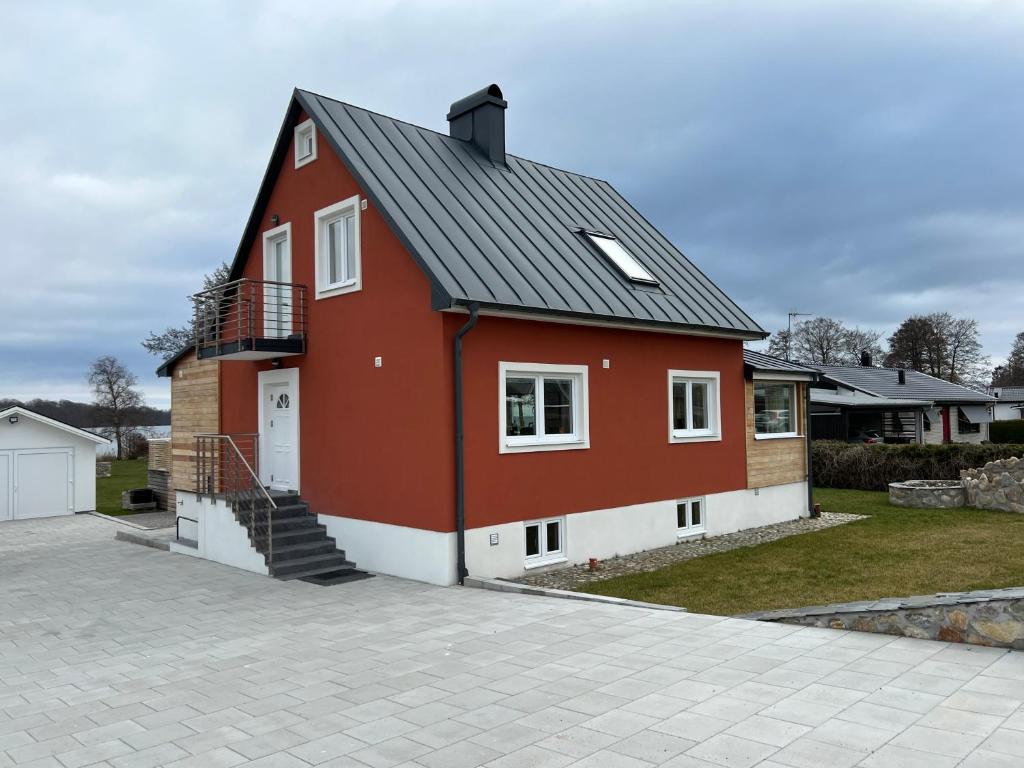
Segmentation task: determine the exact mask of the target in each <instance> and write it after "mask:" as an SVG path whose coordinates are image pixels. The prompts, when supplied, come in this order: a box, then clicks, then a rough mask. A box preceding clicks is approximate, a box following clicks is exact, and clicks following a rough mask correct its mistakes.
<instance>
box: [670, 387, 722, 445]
mask: <svg viewBox="0 0 1024 768" xmlns="http://www.w3.org/2000/svg"><path fill="white" fill-rule="evenodd" d="M719 379H720V375H719V373H718V371H669V372H668V398H669V441H670V442H685V441H689V440H720V439H721V427H720V423H721V409H720V407H719V394H718V392H719Z"/></svg>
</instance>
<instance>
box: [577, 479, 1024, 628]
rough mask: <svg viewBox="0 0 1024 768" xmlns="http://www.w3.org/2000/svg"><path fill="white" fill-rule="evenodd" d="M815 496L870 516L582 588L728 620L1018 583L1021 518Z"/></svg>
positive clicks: (1023, 578)
mask: <svg viewBox="0 0 1024 768" xmlns="http://www.w3.org/2000/svg"><path fill="white" fill-rule="evenodd" d="M814 496H815V501H817V502H820V503H821V505H822V508H823V509H825V510H827V511H830V512H854V513H858V514H866V515H871V518H870V519H868V520H860V521H857V522H855V523H848V524H846V525H841V526H838V527H836V528H830V529H828V530H824V531H818V532H816V533H807V534H802V535H800V536H791V537H790V538H788V539H783V540H781V541H775V542H772V543H769V544H762V545H760V546H757V547H751V548H747V549H737V550H733V551H731V552H724V553H722V554H717V555H709V556H707V557H700V558H697V559H695V560H689V561H686V562H684V563H679V564H678V565H673V566H669V567H668V568H664V569H662V570H660V571H654V572H651V573H640V574H636V575H635V576H621V577H619V578H615V579H609V580H608V581H602V582H597V583H595V584H590V585H587V586H586V587H585V591H587V592H593V593H597V594H602V595H614V596H616V597H624V598H629V599H632V600H644V601H647V602H652V603H667V604H671V605H682V606H685V607H686V608H688V609H689V610H691V611H693V612H695V613H711V614H720V615H735V614H739V613H747V612H751V611H761V610H769V609H773V608H790V607H799V606H804V605H820V604H823V603H834V602H848V601H853V600H868V599H873V598H880V597H889V596H901V595H918V594H929V593H933V592H952V591H957V592H959V591H966V590H972V589H991V588H995V587H1011V586H1013V587H1016V586H1022V585H1024V556H1022V553H1024V515H1016V514H1013V513H1011V512H988V511H984V510H978V509H955V510H908V509H899V508H897V507H891V506H889V503H888V494H886V493H881V492H875V491H847V490H837V489H832V488H819V489H816V490H815V494H814Z"/></svg>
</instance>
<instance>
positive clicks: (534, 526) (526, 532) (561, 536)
mask: <svg viewBox="0 0 1024 768" xmlns="http://www.w3.org/2000/svg"><path fill="white" fill-rule="evenodd" d="M523 537H524V544H525V557H524V562H525V564H526V567H527V568H537V567H538V566H541V565H551V564H552V563H563V562H565V560H566V556H565V552H566V549H565V518H564V517H552V518H548V519H547V520H530V521H528V522H525V523H523Z"/></svg>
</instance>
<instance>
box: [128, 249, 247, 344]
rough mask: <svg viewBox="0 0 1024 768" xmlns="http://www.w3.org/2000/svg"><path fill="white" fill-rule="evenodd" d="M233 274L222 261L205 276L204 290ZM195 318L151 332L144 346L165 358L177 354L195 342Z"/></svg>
mask: <svg viewBox="0 0 1024 768" xmlns="http://www.w3.org/2000/svg"><path fill="white" fill-rule="evenodd" d="M230 274H231V267H229V266H228V264H227V262H222V263H221V265H220V266H219V267H217V268H216V269H215V270H213V272H211V273H210V274H208V275H206V276H204V277H203V290H204V291H208V290H210V289H211V288H216V287H217V286H218V285H223V284H224V283H226V282H227V279H228V277H229V276H230ZM195 338H196V335H195V318H193V319H192V320H190V321H189V323H188V325H182V326H178V327H177V328H174V327H171V328H165V329H164V330H163V331H161V332H160V333H152V332H150V334H149V337H148V338H147V339H146V340H145V341H143V342H142V346H143V347H144V348H145V349H146V351H147V352H149V353H150V354H151V355H157V356H159V357H161V358H163V359H164V360H166V359H167V358H169V357H171V356H172V355H176V354H177V353H178V352H180V351H181V350H183V349H184V348H185V347H187V346H190V345H192V344H194V343H195Z"/></svg>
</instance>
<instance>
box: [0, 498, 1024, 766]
mask: <svg viewBox="0 0 1024 768" xmlns="http://www.w3.org/2000/svg"><path fill="white" fill-rule="evenodd" d="M115 528H116V524H114V523H110V522H107V521H104V520H98V519H95V518H92V517H76V518H69V519H50V520H40V521H30V522H16V523H5V524H2V525H0V767H6V766H12V765H17V766H22V765H31V766H60V767H62V768H72V767H74V766H85V765H94V764H98V765H102V766H118V767H123V768H128V767H129V766H175V767H178V766H182V767H183V766H197V767H201V768H217V766H234V765H259V766H272V767H273V768H291V767H292V766H307V765H324V766H332V767H340V766H352V767H357V768H363V767H364V766H395V765H402V766H407V767H410V766H425V767H426V768H460V767H461V766H478V765H488V766H494V767H495V768H497V767H499V766H500V767H501V768H506V767H507V768H531V767H535V768H542V767H546V766H552V767H556V768H557V767H559V766H568V765H573V766H580V767H583V766H594V767H598V768H620V767H622V768H643V767H644V766H650V765H666V766H671V768H698V767H699V766H703V767H704V768H706V767H707V766H709V765H726V766H750V765H762V766H797V767H799V766H812V767H814V768H818V766H827V767H828V768H844V767H845V766H853V765H864V766H899V768H914V766H927V767H928V768H941V767H942V766H955V765H963V766H986V767H987V768H998V767H999V766H1020V765H1022V764H1024V709H1022V702H1021V699H1024V654H1021V653H1007V652H1000V651H994V650H986V649H980V648H970V647H966V646H955V645H946V644H943V643H934V642H927V641H917V640H906V639H894V638H888V637H880V636H875V635H865V634H858V633H844V632H837V631H831V630H820V629H812V628H796V627H786V626H781V625H772V624H759V623H755V622H749V621H741V620H736V619H723V618H716V617H711V616H698V615H690V614H680V613H671V612H664V611H651V610H640V609H634V608H620V607H613V606H602V605H596V604H593V603H579V602H575V601H567V600H552V599H546V598H537V597H525V596H518V595H510V594H502V593H496V592H485V591H478V590H470V589H456V588H452V589H441V588H437V587H430V586H424V585H421V584H415V583H412V582H407V581H401V580H398V579H390V578H375V579H371V580H368V581H363V582H357V583H353V584H349V585H344V586H335V587H319V586H313V585H309V584H302V583H295V582H277V581H273V580H271V579H268V578H265V577H259V576H254V575H251V574H248V573H243V572H241V571H236V570H233V569H231V568H227V567H223V566H219V565H215V564H212V563H207V562H204V561H197V560H193V559H191V558H186V557H184V556H180V555H172V554H168V553H165V552H159V551H156V550H153V549H148V548H144V547H139V546H135V545H131V544H126V543H121V542H115V541H114V540H113V534H114V530H115Z"/></svg>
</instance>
